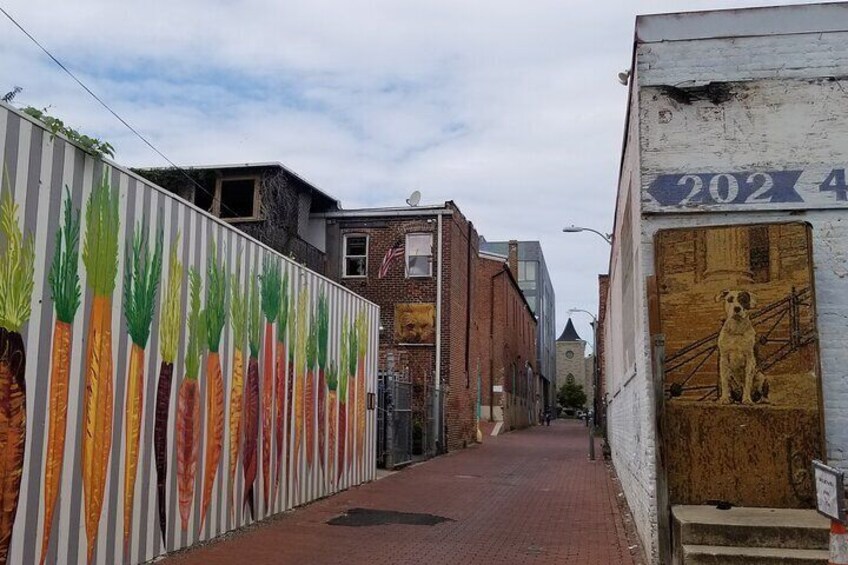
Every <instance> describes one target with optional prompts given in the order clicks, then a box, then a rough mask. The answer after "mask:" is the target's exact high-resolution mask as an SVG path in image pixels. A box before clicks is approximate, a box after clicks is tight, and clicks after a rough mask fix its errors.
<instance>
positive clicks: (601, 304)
mask: <svg viewBox="0 0 848 565" xmlns="http://www.w3.org/2000/svg"><path fill="white" fill-rule="evenodd" d="M608 292H609V275H598V328H597V332H596V335H598V336H599V338H598V343H596V344H595V354H596V355H597V356H598V357H597V359H598V396H597V398H596V399H595V414H597V418H598V425H599V426H603V425H604V419H605V418H606V402H607V385H606V378H605V375H604V339H603V336H604V335H605V334H604V329H605V324H606V320H607V293H608Z"/></svg>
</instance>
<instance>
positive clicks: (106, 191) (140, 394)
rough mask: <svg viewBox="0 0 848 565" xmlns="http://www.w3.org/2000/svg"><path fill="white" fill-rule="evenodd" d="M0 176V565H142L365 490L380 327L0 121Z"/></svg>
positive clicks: (206, 219) (306, 280) (71, 153)
mask: <svg viewBox="0 0 848 565" xmlns="http://www.w3.org/2000/svg"><path fill="white" fill-rule="evenodd" d="M0 157H2V166H3V169H4V170H3V178H2V190H0V203H2V206H0V225H2V230H3V233H2V234H0V435H2V436H3V437H4V438H6V441H5V442H0V459H2V461H3V462H4V464H3V465H2V466H0V496H2V501H3V502H2V508H0V562H2V558H3V557H6V558H7V560H8V562H9V563H35V562H37V561H39V560H40V559H42V558H43V559H45V560H46V562H48V563H54V562H60V563H71V564H73V563H80V562H85V561H86V560H89V561H90V562H94V563H102V564H111V563H139V562H143V561H146V560H149V559H151V558H153V557H155V556H157V555H160V554H162V553H165V552H169V551H173V550H175V549H179V548H182V547H186V546H189V545H192V544H194V543H196V542H198V541H202V540H208V539H211V538H214V537H215V536H218V535H220V534H222V533H224V532H227V531H229V530H233V529H236V528H239V527H241V526H243V525H245V524H248V523H251V522H253V521H254V520H259V519H262V518H264V517H265V516H268V515H270V514H274V513H277V512H280V511H283V510H285V509H288V508H291V507H292V506H296V505H299V504H303V503H305V502H308V501H310V500H314V499H316V498H319V497H322V496H326V495H327V494H330V493H333V492H335V491H338V490H341V489H345V488H347V487H349V486H351V485H355V484H358V483H361V482H363V481H367V480H371V479H373V477H374V472H375V459H374V452H375V449H374V436H375V426H376V422H375V418H374V411H373V410H367V407H366V396H367V394H366V393H371V392H374V391H375V390H376V374H377V370H376V369H377V367H376V354H377V339H378V335H377V327H378V319H379V315H378V314H379V313H378V308H377V306H375V305H374V304H372V303H370V302H367V301H365V300H363V299H361V298H360V297H358V296H356V295H354V294H352V293H350V292H348V291H346V290H344V289H343V288H341V287H340V286H338V285H336V284H334V283H332V282H331V281H329V280H327V279H325V278H323V277H321V276H319V275H316V274H315V273H313V272H311V271H308V270H306V269H305V268H303V267H301V266H299V265H297V264H296V263H293V262H291V261H289V260H287V259H285V258H284V257H282V256H280V255H279V254H277V253H275V252H273V251H271V250H269V249H268V248H266V247H264V246H262V245H261V244H259V243H257V242H256V241H254V240H252V239H249V238H247V237H245V236H244V235H242V234H241V233H239V232H238V231H236V230H234V229H232V228H231V227H229V226H228V225H226V224H225V223H223V222H220V221H219V220H217V219H215V218H213V217H211V216H209V215H208V214H206V213H204V212H201V211H199V210H198V209H196V208H194V207H192V206H190V205H188V204H186V203H185V202H184V201H182V200H179V199H177V198H175V197H173V196H172V195H170V194H169V193H167V192H165V191H163V190H161V189H159V188H158V187H154V186H151V185H150V184H149V183H147V182H146V181H144V180H142V179H141V178H140V177H138V176H135V175H133V174H132V173H130V172H129V171H127V170H126V169H122V168H120V167H118V166H116V165H114V164H113V163H109V162H104V161H101V160H98V159H95V158H93V157H91V156H90V155H87V154H85V153H84V152H83V151H81V150H80V149H79V148H77V147H75V146H74V145H72V144H71V143H69V142H68V141H66V140H65V139H63V138H61V137H59V136H56V137H54V136H52V135H51V134H50V133H49V132H48V131H45V130H44V129H43V128H42V127H41V126H40V125H39V124H37V123H35V122H33V121H31V120H30V119H29V118H28V117H24V116H22V115H21V114H19V113H17V112H16V111H13V110H11V109H9V107H7V106H0ZM30 246H31V247H30ZM30 281H32V282H31V286H30ZM77 288H78V289H79V294H78V295H77ZM193 295H194V296H193ZM77 296H78V298H77ZM192 314H194V315H192ZM251 485H252V487H251ZM251 509H252V510H253V514H251ZM7 551H8V554H6V552H7Z"/></svg>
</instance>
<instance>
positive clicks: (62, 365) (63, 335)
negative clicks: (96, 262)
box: [41, 189, 82, 564]
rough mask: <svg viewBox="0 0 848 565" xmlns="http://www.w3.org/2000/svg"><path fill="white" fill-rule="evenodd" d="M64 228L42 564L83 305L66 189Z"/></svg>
mask: <svg viewBox="0 0 848 565" xmlns="http://www.w3.org/2000/svg"><path fill="white" fill-rule="evenodd" d="M62 217H63V224H62V227H61V228H60V229H59V230H57V231H56V249H55V250H54V252H53V264H52V265H51V266H50V274H49V276H48V282H49V283H50V290H51V298H52V299H53V305H54V307H55V310H56V321H55V323H54V325H53V351H52V354H51V359H52V363H51V373H50V392H49V393H48V397H47V404H48V406H47V422H48V428H47V450H46V455H45V457H46V462H45V464H44V533H43V535H42V540H41V563H42V564H43V563H44V562H45V560H46V558H47V549H48V547H49V546H50V534H51V530H52V527H53V514H54V512H55V510H56V499H57V498H58V496H59V485H60V484H61V481H62V465H63V463H64V460H65V434H66V432H67V420H68V383H69V381H70V372H71V328H72V326H73V323H74V318H75V317H76V314H77V309H78V308H79V306H80V301H81V295H82V291H81V289H80V282H79V271H78V269H79V236H80V214H79V210H76V212H74V210H72V208H71V195H70V192H69V191H68V190H67V189H66V191H65V206H64V214H63V216H62Z"/></svg>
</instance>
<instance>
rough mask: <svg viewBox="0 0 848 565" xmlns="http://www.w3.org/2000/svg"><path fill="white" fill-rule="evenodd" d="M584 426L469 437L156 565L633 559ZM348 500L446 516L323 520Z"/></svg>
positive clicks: (562, 424) (511, 564) (513, 564)
mask: <svg viewBox="0 0 848 565" xmlns="http://www.w3.org/2000/svg"><path fill="white" fill-rule="evenodd" d="M586 436H587V430H586V428H585V427H584V426H583V425H582V423H580V422H575V421H555V422H554V423H553V424H552V425H551V426H550V427H537V428H532V429H529V430H522V431H518V432H513V433H510V434H506V435H504V436H500V437H497V438H491V437H489V438H486V441H485V443H484V444H483V445H481V446H479V447H475V448H471V449H467V450H464V451H461V452H455V453H452V454H449V455H446V456H443V457H439V458H437V459H433V460H431V461H428V462H426V463H423V464H421V465H417V466H414V467H411V468H408V469H406V470H404V471H401V472H399V473H395V474H393V475H391V476H389V477H386V478H384V479H381V480H378V481H375V482H373V483H370V484H368V485H364V486H362V487H359V488H354V489H351V490H348V491H346V492H343V493H340V494H338V495H336V496H333V497H330V498H327V499H324V500H322V501H319V502H316V503H314V504H311V505H309V506H307V507H304V508H300V509H298V510H296V511H294V512H290V513H288V514H285V515H283V516H281V517H278V518H276V519H273V520H272V521H271V522H270V523H268V524H264V525H260V526H259V527H258V528H256V529H253V530H252V531H248V532H245V533H243V534H240V535H237V536H235V537H232V538H230V539H227V540H224V541H221V542H218V543H212V544H210V545H207V546H205V547H202V548H198V549H195V550H190V551H187V552H185V553H182V554H178V555H175V556H173V557H171V558H169V559H168V560H167V561H166V563H167V564H168V565H190V564H198V565H217V564H224V563H226V564H230V563H244V564H266V563H275V564H276V563H281V564H287V563H293V564H316V565H317V564H325V563H326V564H331V563H339V564H341V563H344V564H355V563H368V564H383V563H385V564H395V563H403V564H411V563H420V564H428V565H430V564H434V565H445V564H454V563H456V564H466V563H469V564H471V563H481V564H486V565H495V564H504V565H507V564H508V565H518V564H522V563H533V564H538V563H575V564H577V563H579V564H584V563H585V564H628V565H633V564H634V559H633V558H632V557H631V554H630V551H629V550H628V544H627V537H626V534H625V530H624V525H623V520H622V516H621V513H620V511H619V508H618V505H617V502H616V496H617V493H616V489H615V486H614V484H613V482H612V480H610V477H609V475H608V473H607V470H606V467H605V464H604V462H603V461H602V460H598V461H594V462H590V461H588V458H587V451H588V445H587V444H588V440H587V437H586ZM598 453H600V450H598ZM356 507H359V508H373V509H380V510H398V511H402V512H424V513H430V514H436V515H439V516H444V517H446V518H451V519H452V520H453V521H451V522H444V523H441V524H438V525H436V526H412V525H388V526H367V527H347V526H329V525H327V524H326V523H325V522H326V521H327V520H329V519H330V518H333V517H334V516H337V515H339V514H341V513H343V512H344V511H345V510H347V509H349V508H356Z"/></svg>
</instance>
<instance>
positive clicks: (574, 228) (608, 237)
mask: <svg viewBox="0 0 848 565" xmlns="http://www.w3.org/2000/svg"><path fill="white" fill-rule="evenodd" d="M562 231H563V232H565V233H577V232H581V231H590V232H592V233H596V234H598V235H599V236H601V237H602V238H604V241H606V242H607V243H609V244H610V245H612V234H611V233H603V232H599V231H598V230H596V229H592V228H583V227H580V226H568V227H565V228H562Z"/></svg>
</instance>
